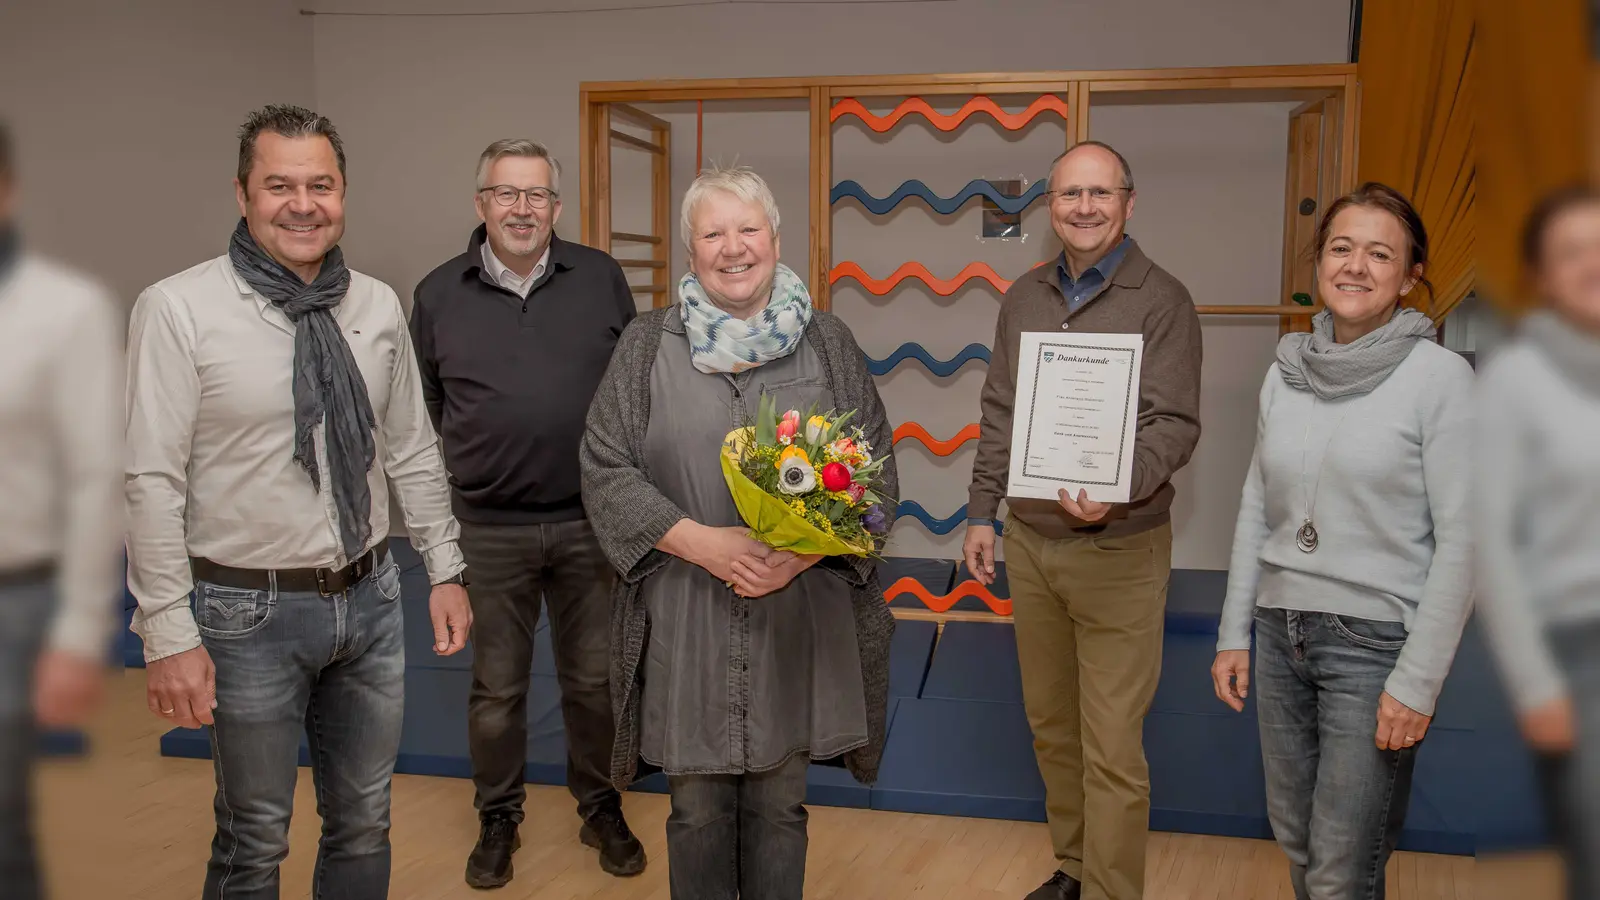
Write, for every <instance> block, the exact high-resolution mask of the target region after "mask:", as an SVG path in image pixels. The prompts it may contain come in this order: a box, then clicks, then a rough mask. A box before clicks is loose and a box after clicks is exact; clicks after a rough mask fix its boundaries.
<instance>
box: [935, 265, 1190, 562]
mask: <svg viewBox="0 0 1600 900" xmlns="http://www.w3.org/2000/svg"><path fill="white" fill-rule="evenodd" d="M1063 329H1070V330H1071V331H1072V332H1087V333H1091V334H1093V333H1107V332H1109V333H1122V334H1143V335H1144V363H1143V365H1142V366H1141V368H1140V371H1139V423H1138V429H1137V431H1136V432H1135V435H1134V450H1133V485H1132V490H1131V492H1130V494H1129V502H1128V503H1126V504H1117V505H1116V506H1115V507H1114V508H1113V509H1112V511H1111V512H1110V513H1109V514H1107V516H1106V518H1104V519H1102V520H1100V521H1099V522H1096V523H1093V524H1090V523H1087V522H1083V521H1081V520H1079V519H1075V518H1073V517H1072V516H1069V515H1068V514H1067V513H1066V511H1065V510H1063V509H1062V508H1061V505H1060V504H1059V503H1056V502H1055V501H1052V500H1032V499H1023V498H1013V499H1011V500H1010V501H1009V504H1008V505H1009V507H1010V510H1011V515H1012V517H1013V518H1015V519H1017V520H1019V521H1021V522H1022V523H1024V524H1026V525H1028V526H1029V527H1031V528H1033V529H1034V530H1036V531H1038V532H1039V533H1040V534H1041V535H1043V536H1045V537H1047V538H1065V537H1074V536H1077V537H1086V536H1091V535H1104V536H1107V537H1110V536H1114V535H1126V534H1135V533H1138V532H1141V531H1146V530H1148V529H1151V528H1155V527H1157V526H1159V525H1161V524H1162V523H1164V522H1167V521H1168V520H1169V519H1170V518H1171V510H1172V497H1173V494H1174V491H1173V488H1172V485H1171V483H1170V482H1171V480H1172V476H1173V474H1174V473H1176V472H1177V471H1178V470H1179V469H1181V468H1183V467H1184V466H1185V465H1186V464H1187V463H1188V462H1189V457H1190V456H1191V455H1192V454H1193V453H1194V446H1195V444H1196V443H1197V442H1198V441H1199V440H1200V356H1201V350H1200V343H1201V342H1200V317H1199V316H1198V315H1197V314H1196V313H1195V309H1194V302H1193V301H1192V300H1190V299H1189V291H1188V290H1187V289H1186V288H1185V287H1184V286H1183V284H1182V283H1180V282H1179V281H1178V279H1176V278H1174V277H1172V275H1170V274H1168V272H1167V271H1166V270H1165V269H1162V268H1161V267H1160V266H1158V265H1156V264H1155V263H1153V262H1151V261H1150V258H1149V257H1148V256H1145V255H1144V251H1143V250H1142V249H1140V247H1139V245H1138V243H1137V242H1135V241H1133V240H1132V239H1131V238H1130V239H1129V241H1128V250H1127V254H1126V255H1125V256H1124V257H1123V260H1122V263H1121V264H1120V265H1118V266H1117V269H1116V271H1115V272H1113V273H1112V274H1111V280H1110V283H1109V284H1107V285H1106V287H1105V289H1104V290H1102V291H1101V292H1100V294H1099V295H1098V296H1096V297H1095V298H1093V299H1092V300H1090V301H1088V302H1087V303H1085V304H1084V305H1083V306H1081V307H1079V308H1078V309H1077V311H1075V312H1073V313H1070V314H1069V313H1068V312H1067V302H1066V298H1065V297H1063V296H1062V294H1061V283H1060V280H1059V278H1058V273H1057V270H1056V266H1055V264H1054V263H1051V264H1047V265H1043V266H1040V267H1038V268H1037V269H1034V270H1033V271H1031V272H1029V273H1028V274H1026V275H1024V276H1023V277H1021V278H1019V279H1017V280H1016V282H1014V283H1013V284H1012V285H1011V289H1010V290H1008V291H1006V296H1005V300H1004V301H1003V302H1002V304H1001V306H1000V317H999V321H998V323H997V324H996V327H995V338H994V349H993V350H992V351H991V353H990V362H989V376H988V378H987V380H985V381H984V384H983V394H982V398H981V401H980V402H981V405H982V409H983V420H982V424H981V426H980V428H981V434H980V436H979V438H978V456H977V459H976V460H975V461H974V463H973V466H972V487H971V490H970V496H969V500H968V507H967V514H968V515H969V516H971V517H973V518H983V519H992V518H995V516H996V513H997V512H998V510H999V508H1000V500H1001V498H1003V497H1005V496H1006V481H1007V479H1008V477H1009V475H1010V468H1011V420H1012V414H1013V412H1014V406H1015V401H1016V394H1017V348H1018V346H1019V345H1020V344H1021V343H1022V333H1023V332H1025V331H1050V332H1058V333H1059V332H1060V331H1062V330H1063Z"/></svg>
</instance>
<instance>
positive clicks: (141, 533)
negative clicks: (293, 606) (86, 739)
mask: <svg viewBox="0 0 1600 900" xmlns="http://www.w3.org/2000/svg"><path fill="white" fill-rule="evenodd" d="M350 275H351V277H350V289H349V292H348V293H347V294H346V295H345V297H344V300H343V301H341V302H340V304H339V305H338V306H337V307H336V308H335V310H334V319H335V321H337V322H338V324H339V328H340V330H341V331H342V332H343V333H344V337H345V340H346V341H347V342H348V343H349V345H350V350H351V352H352V354H353V355H354V356H355V360H356V365H357V367H358V368H359V369H360V370H361V373H362V375H363V376H365V379H366V383H367V393H368V396H369V397H370V399H371V401H372V410H373V413H374V415H375V416H376V418H377V422H378V427H377V429H376V430H375V432H374V435H373V438H374V442H375V444H376V449H377V461H376V464H375V465H374V466H373V467H372V469H371V471H369V472H368V474H367V483H368V486H369V487H370V489H371V492H372V510H371V514H370V516H371V525H372V538H371V542H370V543H369V545H368V549H371V548H372V547H375V546H377V545H378V544H380V543H382V542H383V541H386V540H388V535H389V490H388V483H389V482H390V481H392V482H393V484H394V487H395V492H396V494H397V495H398V498H399V501H400V507H401V509H402V510H403V512H404V515H405V520H406V526H407V529H408V530H409V531H410V533H411V535H412V538H413V543H414V544H415V545H416V546H417V549H418V550H420V551H421V552H422V556H423V560H424V561H425V562H426V564H427V569H428V574H429V576H430V580H431V581H432V582H433V583H435V584H437V583H439V582H440V581H443V580H444V579H446V578H449V577H450V576H452V575H454V574H456V573H457V572H459V571H461V570H462V568H464V566H465V564H464V562H463V560H462V555H461V550H460V548H459V547H458V546H457V536H458V533H459V526H458V525H457V523H456V520H455V517H454V516H453V515H452V514H451V511H450V494H449V487H448V484H447V482H446V479H445V470H444V462H443V458H442V457H441V455H440V452H439V442H438V439H437V437H436V436H435V434H434V430H433V425H432V423H431V421H430V420H429V418H428V411H427V407H426V406H425V405H424V403H423V399H422V388H421V383H420V382H419V380H418V375H417V363H416V355H415V353H414V351H413V350H412V346H411V340H410V336H409V332H408V330H407V327H406V319H405V313H404V311H403V310H402V308H401V306H400V298H399V297H397V296H395V292H394V290H393V289H391V288H390V287H389V286H388V285H387V284H384V283H383V282H381V281H377V280H375V279H373V278H370V277H368V276H366V275H363V274H361V273H359V272H354V271H352V272H351V273H350ZM294 331H295V329H294V325H293V323H291V322H290V321H289V318H288V317H287V316H285V315H284V314H283V313H282V312H280V311H279V310H278V309H277V308H276V307H274V306H272V304H270V303H269V302H268V301H267V299H266V298H265V297H262V296H260V295H259V294H257V293H255V291H254V290H253V289H252V288H251V287H250V285H249V284H248V283H246V282H245V281H244V279H243V278H240V277H239V275H238V273H236V272H235V271H234V268H233V266H232V264H231V263H229V261H228V257H227V256H222V257H218V258H217V259H213V260H211V261H209V262H206V263H202V264H201V265H198V266H196V267H194V268H192V269H190V270H188V271H186V272H182V273H179V274H177V275H174V276H172V277H171V278H168V279H166V280H164V281H161V282H158V283H157V284H155V285H153V286H151V287H149V288H147V289H146V290H145V291H144V293H142V294H141V295H140V296H139V299H138V301H137V303H135V305H134V309H133V316H132V321H131V323H130V326H129V335H128V419H127V470H126V492H127V500H128V515H129V532H128V585H129V589H130V590H131V591H132V593H133V595H134V597H135V599H137V600H138V602H139V609H138V610H137V611H136V612H135V614H134V619H133V629H134V631H135V632H137V633H138V634H139V635H140V636H141V637H143V638H144V642H145V658H146V660H155V659H160V658H162V657H165V656H170V655H172V654H174V653H180V652H182V651H184V650H188V649H191V648H193V647H195V646H198V645H199V643H200V635H199V630H198V629H197V627H196V625H195V621H194V616H193V614H192V612H191V611H190V608H189V603H188V596H189V593H190V592H191V591H192V590H193V589H194V580H193V577H192V575H191V574H190V571H189V557H191V556H196V557H205V558H207V559H210V560H212V561H214V562H217V563H220V564H222V565H226V566H235V567H239V568H250V569H309V568H319V567H329V568H340V567H343V566H345V565H348V564H349V562H350V560H349V559H347V558H346V557H345V555H344V552H343V548H342V546H341V542H340V539H339V525H338V513H337V511H336V509H335V506H334V502H333V491H332V479H331V477H329V476H328V474H327V473H328V472H329V471H330V469H329V466H328V456H327V447H326V437H325V431H324V428H325V426H323V427H319V428H318V429H317V430H316V432H315V443H316V455H317V465H318V467H319V469H320V471H321V472H322V473H324V475H323V478H322V479H321V482H322V487H321V490H320V491H319V490H318V489H317V488H315V487H313V486H312V483H311V478H310V476H309V475H308V474H307V473H306V471H305V470H304V469H303V468H301V467H300V465H299V464H298V463H296V462H295V461H294V459H293V454H294V397H293V389H292V386H291V379H292V376H293V360H294Z"/></svg>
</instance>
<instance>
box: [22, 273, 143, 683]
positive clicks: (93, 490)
mask: <svg viewBox="0 0 1600 900" xmlns="http://www.w3.org/2000/svg"><path fill="white" fill-rule="evenodd" d="M122 315H123V310H122V306H121V304H119V303H116V302H115V301H114V300H112V299H111V295H110V293H109V292H108V291H106V290H105V288H103V287H102V286H101V285H100V284H98V283H96V282H93V281H91V280H90V279H88V278H86V277H84V276H83V275H80V274H78V273H76V272H72V271H70V270H68V269H66V268H65V267H62V266H59V265H56V264H54V263H51V262H47V261H45V260H43V259H39V258H37V257H30V256H26V255H24V256H23V257H22V259H21V260H20V261H19V262H18V264H17V266H16V268H15V269H13V270H12V271H11V273H10V274H9V275H7V276H6V277H5V279H4V280H3V281H0V571H13V570H22V569H28V568H32V567H33V566H36V565H40V564H47V565H48V564H53V565H54V567H55V570H56V573H55V588H56V601H57V602H56V607H55V609H54V610H53V611H52V614H51V624H50V627H49V645H50V646H51V648H53V649H57V650H66V651H69V652H72V653H76V654H78V655H79V656H82V657H86V658H88V659H92V660H95V661H96V662H99V661H101V660H103V659H105V655H106V650H107V649H108V647H109V645H110V639H111V634H112V632H113V631H114V630H116V629H118V628H119V627H120V626H121V621H120V619H121V617H120V615H119V613H120V612H121V607H122V573H121V571H120V570H121V568H122V530H123V506H122V395H123V385H122V373H123V364H122V347H123V341H122Z"/></svg>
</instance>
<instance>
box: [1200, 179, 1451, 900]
mask: <svg viewBox="0 0 1600 900" xmlns="http://www.w3.org/2000/svg"><path fill="white" fill-rule="evenodd" d="M1316 247H1317V252H1318V267H1317V268H1318V273H1317V289H1318V292H1319V294H1320V296H1321V299H1322V302H1323V304H1324V305H1325V306H1326V309H1324V310H1323V311H1322V312H1320V313H1318V314H1317V315H1316V317H1315V318H1314V319H1313V322H1312V326H1313V331H1312V333H1311V334H1309V335H1308V334H1290V335H1286V336H1285V337H1284V338H1283V340H1282V341H1281V342H1280V344H1279V347H1278V359H1277V362H1275V363H1274V364H1273V365H1272V367H1271V368H1270V369H1269V370H1268V372H1267V377H1266V381H1265V382H1264V383H1263V384H1262V386H1261V399H1260V418H1259V424H1258V429H1257V436H1256V449H1255V454H1254V457H1253V458H1252V459H1251V462H1250V473H1249V476H1248V478H1247V480H1246V482H1245V486H1244V496H1243V499H1242V501H1241V504H1240V509H1239V521H1238V526H1237V528H1236V530H1235V533H1234V544H1233V560H1232V565H1231V568H1230V571H1229V576H1228V594H1227V599H1226V601H1225V603H1224V606H1223V612H1222V625H1221V633H1220V635H1219V640H1218V642H1217V650H1218V653H1217V658H1216V662H1215V663H1214V664H1213V666H1212V670H1211V674H1212V679H1213V681H1214V686H1215V689H1216V693H1217V697H1218V698H1219V699H1221V700H1222V701H1223V702H1224V703H1227V704H1228V705H1229V706H1231V707H1232V708H1233V709H1235V710H1237V711H1242V710H1243V709H1244V704H1245V698H1246V697H1248V696H1249V689H1250V685H1251V678H1250V632H1251V620H1252V616H1253V618H1254V624H1255V635H1256V671H1255V679H1254V681H1255V685H1256V688H1257V694H1256V703H1257V716H1258V719H1259V723H1260V729H1261V753H1262V762H1263V763H1264V766H1265V770H1266V782H1267V784H1266V786H1267V806H1268V814H1269V817H1270V819H1271V821H1272V828H1273V832H1274V834H1275V835H1276V836H1277V839H1278V843H1279V845H1280V846H1282V848H1283V850H1284V852H1285V854H1286V855H1287V856H1288V857H1289V863H1290V872H1291V881H1292V882H1293V884H1294V889H1295V895H1296V897H1297V898H1299V900H1356V898H1362V900H1368V898H1372V900H1376V898H1381V897H1383V896H1384V866H1385V864H1386V862H1387V860H1388V857H1389V854H1390V852H1391V851H1392V850H1393V849H1394V845H1395V842H1396V840H1397V839H1398V837H1399V834H1400V830H1401V827H1402V825H1403V823H1404V820H1405V812H1406V803H1407V799H1408V796H1409V794H1410V784H1411V772H1412V767H1413V765H1414V764H1415V756H1416V751H1417V744H1418V743H1420V742H1421V741H1422V740H1423V737H1424V736H1425V735H1426V734H1427V730H1428V724H1429V722H1430V720H1431V717H1432V715H1433V711H1434V702H1435V700H1436V698H1437V697H1438V695H1439V689H1440V687H1441V686H1442V685H1443V683H1444V679H1445V675H1446V673H1447V672H1448V671H1449V669H1450V663H1451V661H1452V660H1453V659H1454V657H1455V651H1456V644H1457V642H1458V641H1459V640H1460V637H1461V629H1462V626H1463V624H1464V623H1465V621H1466V618H1467V615H1468V612H1469V609H1470V583H1471V578H1470V571H1471V559H1470V555H1469V540H1470V528H1469V525H1468V521H1467V508H1468V505H1469V502H1470V501H1469V493H1470V491H1471V484H1470V478H1471V475H1472V467H1471V458H1470V456H1469V451H1470V441H1471V438H1472V434H1471V431H1472V370H1471V367H1470V366H1469V365H1468V364H1467V363H1466V361H1465V360H1463V359H1461V358H1460V357H1459V356H1457V355H1456V354H1454V353H1452V352H1450V351H1448V350H1446V349H1444V348H1442V347H1440V346H1438V344H1436V343H1434V342H1433V341H1432V340H1431V339H1432V338H1433V337H1434V335H1435V330H1434V326H1433V322H1432V320H1431V319H1429V318H1428V317H1427V316H1425V315H1423V314H1422V313H1419V312H1417V311H1415V310H1411V309H1402V308H1400V307H1399V304H1400V302H1401V298H1402V297H1404V296H1406V295H1407V294H1409V293H1410V292H1411V291H1412V290H1414V289H1416V287H1417V286H1418V285H1419V284H1424V285H1425V284H1426V281H1425V280H1424V278H1423V271H1424V268H1425V266H1426V264H1427V253H1428V238H1427V233H1426V231H1425V230H1424V229H1423V226H1422V220H1421V218H1420V217H1419V216H1418V215H1417V212H1416V210H1415V209H1413V208H1412V206H1411V204H1410V203H1409V202H1408V201H1407V200H1406V199H1405V198H1404V197H1402V196H1401V195H1400V194H1399V193H1397V192H1396V191H1394V190H1393V189H1392V188H1389V187H1386V186H1384V185H1380V184H1373V183H1368V184H1366V185H1363V186H1362V187H1361V188H1360V189H1358V190H1357V191H1355V192H1354V193H1352V194H1349V195H1347V196H1345V197H1342V198H1340V199H1339V200H1338V201H1336V202H1335V203H1334V204H1333V205H1332V206H1330V207H1329V208H1328V211H1327V213H1326V214H1325V215H1324V216H1323V218H1322V222H1321V224H1320V226H1319V227H1318V229H1317V238H1316Z"/></svg>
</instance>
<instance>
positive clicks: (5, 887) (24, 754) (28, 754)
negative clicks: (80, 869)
mask: <svg viewBox="0 0 1600 900" xmlns="http://www.w3.org/2000/svg"><path fill="white" fill-rule="evenodd" d="M54 614H55V590H54V588H53V587H52V585H51V584H50V583H49V582H42V583H39V584H16V585H11V586H8V587H4V588H0V897H6V898H8V900H37V898H39V897H41V896H43V892H44V887H43V882H42V880H41V878H40V874H39V862H38V858H37V856H36V853H35V850H34V839H33V806H32V803H31V802H30V798H29V792H30V791H31V790H32V784H31V782H32V774H33V759H34V752H35V749H34V747H35V742H36V741H37V740H38V731H37V729H36V728H35V726H34V719H33V670H34V665H35V664H36V663H37V662H38V659H39V650H40V648H41V647H42V646H43V644H44V636H45V631H46V630H47V629H48V628H49V626H50V619H51V617H52V616H53V615H54Z"/></svg>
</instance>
